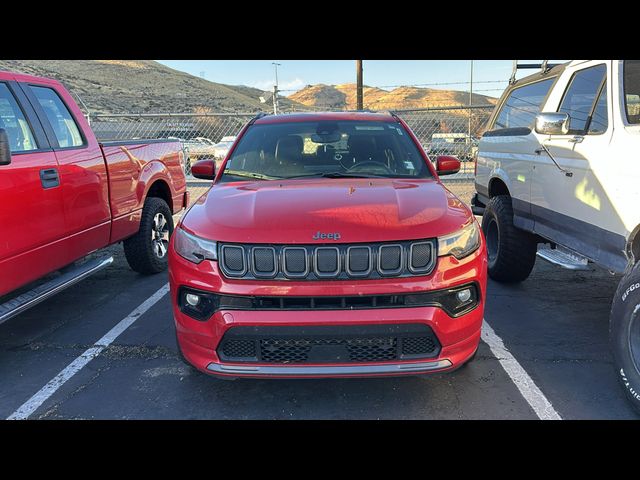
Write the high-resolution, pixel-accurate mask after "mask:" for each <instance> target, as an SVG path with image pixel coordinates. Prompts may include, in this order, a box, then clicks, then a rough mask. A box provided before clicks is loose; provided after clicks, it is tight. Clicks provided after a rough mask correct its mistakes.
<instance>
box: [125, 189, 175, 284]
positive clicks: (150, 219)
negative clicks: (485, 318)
mask: <svg viewBox="0 0 640 480" xmlns="http://www.w3.org/2000/svg"><path fill="white" fill-rule="evenodd" d="M172 234H173V216H172V215H171V210H170V209H169V205H167V202H165V201H164V200H162V199H161V198H156V197H149V198H147V200H146V201H145V202H144V207H143V208H142V219H141V220H140V229H139V230H138V233H136V234H135V235H134V236H133V237H130V238H128V239H126V240H125V241H124V254H125V257H126V258H127V262H128V263H129V266H130V267H131V269H132V270H134V271H136V272H138V273H142V274H145V275H150V274H153V273H160V272H164V271H165V270H166V269H167V264H168V263H167V253H168V249H169V238H170V237H171V235H172Z"/></svg>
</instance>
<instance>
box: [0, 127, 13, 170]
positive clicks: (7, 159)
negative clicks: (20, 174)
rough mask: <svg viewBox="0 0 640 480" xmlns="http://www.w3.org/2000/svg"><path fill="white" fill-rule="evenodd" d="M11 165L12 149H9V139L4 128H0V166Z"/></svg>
mask: <svg viewBox="0 0 640 480" xmlns="http://www.w3.org/2000/svg"><path fill="white" fill-rule="evenodd" d="M10 163H11V148H10V147H9V137H8V136H7V131H6V130H5V129H4V128H0V165H9V164H10Z"/></svg>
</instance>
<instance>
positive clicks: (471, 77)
mask: <svg viewBox="0 0 640 480" xmlns="http://www.w3.org/2000/svg"><path fill="white" fill-rule="evenodd" d="M469 80H470V82H469V132H468V133H469V138H467V144H468V145H469V149H471V115H472V113H473V110H472V109H471V105H473V60H471V75H470V79H469Z"/></svg>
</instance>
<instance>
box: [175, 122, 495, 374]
mask: <svg viewBox="0 0 640 480" xmlns="http://www.w3.org/2000/svg"><path fill="white" fill-rule="evenodd" d="M317 120H369V121H383V122H399V123H401V124H402V125H403V126H404V128H405V130H407V132H408V133H409V136H410V137H411V138H412V140H413V141H414V142H415V143H416V145H419V143H418V141H417V139H416V137H415V135H413V133H412V132H411V131H410V130H409V129H408V127H407V126H406V124H405V123H404V122H402V121H401V120H398V119H396V118H395V117H392V116H391V115H381V114H369V113H353V112H342V113H309V114H290V115H280V116H267V117H263V118H260V119H258V120H256V123H261V124H268V123H283V122H295V121H299V122H301V121H317ZM249 128H250V127H249ZM244 131H246V128H245V130H243V132H241V134H240V135H238V139H237V140H236V143H235V144H234V146H233V147H232V149H231V151H230V152H229V154H228V155H227V158H226V159H225V161H224V163H223V165H222V168H221V169H220V171H219V172H218V173H217V176H216V180H215V181H214V183H213V186H212V188H211V189H210V190H209V191H208V192H207V193H205V194H204V195H203V196H202V197H200V199H199V200H198V201H197V202H196V203H195V204H194V205H193V206H192V207H191V208H190V210H189V211H188V212H187V214H185V215H184V216H183V219H182V221H181V222H180V224H179V225H178V228H183V229H184V230H185V231H188V232H189V233H191V234H193V235H196V236H199V237H202V238H205V239H211V240H216V241H221V242H234V243H262V244H310V243H314V242H313V240H312V235H313V234H314V233H315V232H317V231H321V232H340V240H339V241H340V243H349V244H351V243H361V242H383V241H400V240H418V239H424V238H435V237H439V236H443V235H448V234H451V233H453V232H455V231H458V230H459V229H460V228H462V226H463V225H466V224H468V223H469V222H470V221H475V220H474V219H473V215H472V213H471V211H470V210H469V208H468V207H467V206H466V205H465V204H464V203H463V202H461V201H460V200H459V199H458V198H457V197H455V196H454V195H453V194H452V193H451V192H449V191H448V190H447V189H446V188H445V187H444V186H443V185H442V183H441V182H440V181H439V179H438V176H437V173H436V172H435V169H434V168H433V165H432V164H431V162H430V160H429V159H428V157H427V156H426V154H425V153H424V151H423V149H422V148H419V150H420V152H422V154H423V157H424V161H425V162H426V163H427V165H428V166H429V169H430V170H431V172H432V174H433V176H434V178H431V179H417V180H411V179H407V180H405V179H384V178H371V179H358V178H336V179H331V178H322V179H318V178H312V179H292V180H275V181H253V180H252V181H242V182H233V183H219V179H220V174H221V172H222V170H223V169H224V167H225V165H226V162H227V161H228V159H229V158H230V156H231V154H232V152H233V149H234V148H235V147H236V146H237V144H238V142H239V141H240V139H241V137H242V134H243V133H244ZM169 282H170V287H171V298H172V303H173V314H174V318H175V323H176V330H177V334H178V341H179V344H180V347H181V350H182V352H183V354H184V356H185V358H186V359H187V360H188V361H189V362H190V363H192V364H193V365H194V366H195V367H196V368H198V369H199V370H201V371H203V372H206V373H211V372H210V371H209V370H207V366H209V365H212V364H217V365H222V362H221V361H220V359H219V358H218V356H217V354H216V348H217V346H218V344H219V342H220V340H221V339H222V337H223V335H224V334H225V332H226V331H227V330H228V329H229V328H231V327H234V326H241V325H242V326H265V325H273V326H276V325H278V326H290V327H291V326H300V327H304V326H316V325H333V326H336V325H379V324H403V323H407V324H408V323H422V324H425V325H428V326H430V327H431V328H432V329H433V331H434V333H435V335H436V336H437V338H438V340H439V342H440V343H441V345H442V349H441V352H440V355H439V357H438V358H437V359H429V360H428V361H426V360H423V361H424V362H425V363H431V362H434V361H435V360H445V359H446V360H449V361H450V362H451V366H450V367H445V368H443V369H441V370H439V371H444V370H450V369H453V368H456V367H457V366H459V365H461V364H462V363H464V362H465V361H466V360H468V359H469V358H470V357H471V356H472V355H473V353H474V352H475V351H476V349H477V347H478V342H479V341H480V329H481V325H482V319H483V314H484V299H485V298H486V284H487V257H486V248H485V245H484V238H482V234H481V245H480V248H479V249H477V250H476V251H475V252H473V253H472V254H470V255H469V256H467V257H466V258H464V259H462V260H457V259H456V258H455V257H453V256H443V257H439V258H438V259H437V264H436V267H435V269H434V270H433V271H432V272H431V273H430V274H429V275H423V276H414V277H405V278H382V279H351V280H331V281H329V280H324V281H293V280H244V279H231V278H226V277H224V275H223V274H222V273H221V272H220V270H219V269H218V263H217V261H209V260H205V261H202V262H201V263H200V264H194V263H191V262H189V261H188V260H186V259H184V258H183V257H181V256H179V255H178V254H177V253H176V252H175V249H174V245H173V240H172V241H171V243H170V246H169ZM469 282H476V284H477V285H479V287H480V302H479V304H478V305H477V306H476V307H475V308H474V309H473V310H471V311H470V312H468V313H466V314H465V315H462V316H460V317H458V318H452V317H450V316H449V315H448V314H447V313H446V312H445V311H444V310H442V309H440V308H437V307H415V308H386V309H354V310H335V311H331V310H329V311H326V310H296V311H286V310H281V311H269V310H262V311H261V310H251V311H241V310H228V311H225V310H222V311H218V312H216V313H214V314H213V316H212V317H211V318H210V319H209V320H206V321H198V320H195V319H193V318H191V317H190V316H188V315H186V314H183V313H182V312H181V311H180V308H179V307H178V304H177V294H178V289H179V288H180V287H181V286H187V287H191V288H194V289H198V290H204V291H209V292H212V293H220V294H230V295H245V296H305V297H310V296H311V297H320V296H357V295H373V294H378V295H388V294H406V293H418V292H425V291H430V290H440V289H446V288H450V287H455V286H459V285H463V284H467V283H469ZM403 362H406V363H416V360H405V361H398V360H395V361H393V362H376V363H373V364H371V365H378V366H380V365H385V364H394V365H397V364H398V363H403ZM224 365H233V364H232V363H228V364H224ZM239 365H255V366H260V365H261V364H250V363H249V364H248V363H242V364H239ZM271 365H273V364H271ZM335 365H336V364H331V366H335ZM343 365H347V364H343ZM350 365H353V364H350ZM359 365H363V364H359ZM262 366H266V365H264V364H263V365H262ZM306 366H312V365H311V364H304V366H300V368H301V371H302V370H304V367H306ZM320 366H322V365H320ZM398 374H407V375H411V374H413V375H415V373H411V372H402V373H398V372H394V373H392V374H387V373H380V374H378V373H376V374H374V375H376V376H377V375H398ZM295 375H297V373H296V374H295ZM295 375H294V377H295ZM233 376H249V377H251V376H255V375H252V374H251V373H235V372H234V373H233ZM260 376H261V377H262V376H264V375H263V374H261V375H260ZM301 376H303V375H302V374H301ZM304 376H305V377H308V375H306V374H304ZM317 376H327V375H325V374H322V375H317ZM329 376H330V375H329ZM348 376H350V375H348ZM287 378H291V376H290V375H287Z"/></svg>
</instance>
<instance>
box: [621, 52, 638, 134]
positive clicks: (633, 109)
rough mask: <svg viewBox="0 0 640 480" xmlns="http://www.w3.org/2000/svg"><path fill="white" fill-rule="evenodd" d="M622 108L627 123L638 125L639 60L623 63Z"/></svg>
mask: <svg viewBox="0 0 640 480" xmlns="http://www.w3.org/2000/svg"><path fill="white" fill-rule="evenodd" d="M624 108H625V111H626V113H627V121H628V122H629V123H632V124H639V123H640V60H625V61H624Z"/></svg>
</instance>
